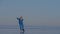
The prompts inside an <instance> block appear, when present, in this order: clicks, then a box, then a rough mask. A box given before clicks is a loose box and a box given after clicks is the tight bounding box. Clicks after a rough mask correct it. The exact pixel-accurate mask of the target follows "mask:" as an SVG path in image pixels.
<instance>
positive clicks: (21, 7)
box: [0, 0, 60, 26]
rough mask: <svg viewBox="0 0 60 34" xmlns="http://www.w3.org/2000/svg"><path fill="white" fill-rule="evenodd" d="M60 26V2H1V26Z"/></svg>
mask: <svg viewBox="0 0 60 34" xmlns="http://www.w3.org/2000/svg"><path fill="white" fill-rule="evenodd" d="M19 16H23V18H24V25H27V26H28V25H36V26H40V25H47V26H48V25H49V26H51V25H52V26H60V0H0V25H17V24H18V21H17V19H16V18H17V17H19Z"/></svg>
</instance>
